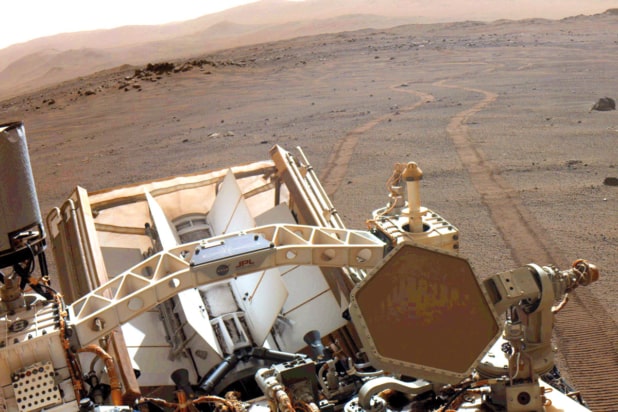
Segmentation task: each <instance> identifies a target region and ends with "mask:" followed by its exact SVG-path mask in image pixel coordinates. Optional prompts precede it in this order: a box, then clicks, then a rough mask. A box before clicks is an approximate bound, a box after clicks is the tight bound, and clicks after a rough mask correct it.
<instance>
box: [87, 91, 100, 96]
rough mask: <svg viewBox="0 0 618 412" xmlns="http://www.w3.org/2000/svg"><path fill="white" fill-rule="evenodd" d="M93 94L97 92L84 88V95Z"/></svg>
mask: <svg viewBox="0 0 618 412" xmlns="http://www.w3.org/2000/svg"><path fill="white" fill-rule="evenodd" d="M94 94H97V93H96V92H95V91H94V90H86V91H85V92H84V95H86V96H92V95H94Z"/></svg>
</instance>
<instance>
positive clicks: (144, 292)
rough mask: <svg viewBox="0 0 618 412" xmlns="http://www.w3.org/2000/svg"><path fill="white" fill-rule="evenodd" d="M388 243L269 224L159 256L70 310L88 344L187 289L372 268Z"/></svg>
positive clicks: (357, 234) (82, 341)
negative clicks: (287, 269) (276, 274)
mask: <svg viewBox="0 0 618 412" xmlns="http://www.w3.org/2000/svg"><path fill="white" fill-rule="evenodd" d="M383 254H384V243H383V242H381V241H380V240H378V239H377V238H375V237H374V236H373V235H371V234H370V233H369V232H366V231H359V230H347V229H330V228H317V227H313V226H302V225H281V224H279V225H269V226H261V227H257V228H254V229H250V230H246V231H243V232H241V233H232V234H227V235H223V236H218V237H214V238H210V239H206V240H202V241H197V242H192V243H187V244H183V245H179V246H177V247H173V248H170V249H168V250H164V251H161V252H159V253H157V254H155V255H153V256H151V257H149V258H148V259H146V260H144V261H143V262H140V263H139V264H137V265H135V266H133V267H132V268H130V269H129V270H127V271H125V272H124V273H122V274H120V275H118V276H116V277H115V278H113V279H112V280H110V281H109V282H108V283H106V284H104V285H102V286H100V287H98V288H97V289H95V290H93V291H92V292H90V293H89V294H87V295H85V296H84V297H82V298H81V299H78V300H77V301H75V302H74V303H73V304H72V305H71V306H70V307H69V313H70V325H71V326H72V328H73V330H74V332H75V333H76V336H77V338H78V340H79V342H80V344H81V345H82V346H83V345H87V344H88V343H90V342H93V341H95V340H96V339H98V338H100V337H101V336H104V335H106V334H108V333H109V332H110V331H111V330H112V329H113V328H114V327H116V326H118V325H121V324H124V323H126V322H128V321H129V320H131V319H133V318H135V317H136V316H138V315H140V314H141V313H144V312H146V311H148V310H150V309H151V308H153V307H154V306H156V305H158V304H160V303H162V302H164V301H166V300H167V299H169V298H171V297H172V296H175V295H177V294H178V293H180V292H182V291H183V290H187V289H191V288H195V287H198V286H202V285H207V284H209V283H214V282H219V281H223V280H226V279H230V278H233V277H235V276H239V275H243V274H248V273H253V272H256V271H259V270H264V269H268V268H273V267H277V266H287V265H315V266H321V267H357V268H372V267H374V266H375V265H376V264H377V263H378V262H379V261H380V259H382V257H383Z"/></svg>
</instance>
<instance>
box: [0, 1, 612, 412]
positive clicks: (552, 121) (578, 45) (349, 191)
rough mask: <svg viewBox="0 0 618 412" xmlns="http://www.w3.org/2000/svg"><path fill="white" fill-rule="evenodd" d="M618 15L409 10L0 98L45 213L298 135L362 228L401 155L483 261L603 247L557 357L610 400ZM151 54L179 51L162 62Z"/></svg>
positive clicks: (244, 157)
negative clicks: (16, 126) (407, 17)
mask: <svg viewBox="0 0 618 412" xmlns="http://www.w3.org/2000/svg"><path fill="white" fill-rule="evenodd" d="M616 27H618V15H615V14H612V13H604V14H599V15H594V16H577V17H570V18H565V19H561V20H543V19H530V20H519V21H511V20H499V21H495V22H492V23H480V22H469V21H468V22H460V23H442V24H429V25H405V26H398V27H395V28H391V29H381V30H372V29H366V30H360V31H351V32H342V33H337V34H324V35H318V36H311V37H300V38H296V39H292V40H284V41H280V42H274V43H264V44H259V45H252V46H245V47H241V48H235V49H228V50H224V51H220V52H216V53H212V54H209V55H205V56H195V57H194V58H191V59H183V60H176V61H171V60H170V61H167V62H159V61H153V62H152V64H151V65H149V66H147V65H143V66H122V67H119V68H117V69H111V70H106V71H103V72H98V73H96V74H94V75H91V76H87V77H81V78H77V79H74V80H70V81H67V82H64V83H61V84H58V85H55V86H52V87H49V88H46V89H43V90H39V91H36V92H32V93H30V94H27V95H21V96H18V97H14V98H12V99H9V100H5V101H2V102H0V119H1V120H2V122H4V123H6V122H9V121H14V120H22V121H24V123H25V126H26V132H27V137H28V144H29V149H30V157H31V163H32V166H33V171H34V177H35V181H36V184H37V191H38V197H39V201H40V204H41V210H42V212H43V214H46V213H47V212H48V211H49V210H50V209H51V208H53V207H54V206H57V205H59V204H60V203H61V202H62V201H63V200H64V198H65V197H66V196H67V195H68V194H69V192H70V191H71V189H72V188H73V187H74V186H75V185H80V186H83V187H85V188H86V189H87V190H88V191H96V190H98V189H102V188H106V187H111V186H117V185H122V184H126V183H130V182H139V181H144V180H150V179H156V178H163V177H166V176H171V175H174V174H184V173H191V172H195V171H197V170H204V169H215V168H221V167H225V166H228V165H231V164H238V163H243V162H251V161H256V160H261V159H266V158H267V153H268V149H269V148H270V147H271V146H272V145H274V144H279V145H281V146H283V147H285V148H286V149H288V150H293V148H294V147H295V146H301V147H302V148H303V150H304V151H305V153H306V155H307V157H308V158H309V160H310V161H311V162H312V165H313V167H314V169H315V170H316V171H317V173H318V175H319V176H320V177H321V179H322V182H323V184H324V186H325V189H326V190H327V192H328V193H329V195H330V196H331V199H332V201H333V203H334V204H335V206H336V207H337V209H338V211H339V213H340V214H341V216H342V217H343V219H344V222H345V223H346V225H347V226H348V227H350V228H358V229H362V228H364V227H365V220H366V219H367V218H369V217H370V213H371V211H372V210H373V209H376V208H379V207H382V206H384V204H385V203H386V201H387V197H386V196H387V191H386V190H385V186H384V184H385V182H386V180H387V179H388V177H389V175H390V173H391V171H392V166H393V164H394V163H395V162H407V161H416V162H417V163H418V164H419V165H420V167H421V168H422V170H423V172H424V180H423V186H422V198H423V201H424V204H425V205H426V206H427V207H430V208H431V209H434V210H437V211H439V212H440V213H441V214H442V215H443V216H445V217H446V218H447V219H448V220H449V221H450V222H452V223H453V224H455V225H456V226H457V227H458V228H459V230H460V231H461V234H462V236H461V250H460V254H461V255H462V256H464V257H467V258H468V259H469V260H470V262H471V263H472V265H473V267H474V268H475V271H476V273H477V274H478V275H479V276H481V277H483V276H486V275H489V274H492V273H496V272H499V271H503V270H508V269H511V268H516V267H518V266H521V265H524V264H527V263H530V262H534V263H537V264H541V265H546V264H555V265H557V266H558V267H560V268H567V267H569V266H570V264H571V263H572V262H573V261H574V260H576V259H579V258H584V259H588V260H590V261H591V262H594V263H595V264H597V265H598V266H599V268H600V269H601V279H600V280H599V281H598V282H597V283H596V284H595V285H592V286H591V287H588V288H580V289H578V290H577V291H576V292H575V293H573V294H572V295H571V299H570V302H569V303H568V304H567V306H566V307H565V309H564V310H562V311H561V312H560V313H559V314H557V315H556V323H557V325H556V327H555V338H556V346H557V347H559V348H560V351H561V355H560V364H561V367H562V369H563V371H564V374H565V375H566V376H567V377H568V378H569V380H570V381H571V382H572V383H573V385H574V386H575V387H576V388H577V389H578V390H580V391H581V393H582V395H583V397H584V399H585V400H586V401H587V402H588V404H589V406H590V407H591V408H592V409H593V410H599V411H601V410H612V409H613V408H615V405H616V404H617V403H618V391H617V390H616V387H615V383H616V382H617V381H618V375H617V373H618V372H617V370H618V368H617V366H618V326H617V323H616V322H618V301H617V300H616V296H618V278H617V275H618V270H617V269H616V262H617V258H618V214H617V212H616V211H617V210H618V187H616V185H615V182H616V178H618V149H617V143H618V112H616V111H615V110H611V111H596V110H591V108H592V106H593V105H594V103H595V102H596V101H597V100H598V99H599V98H603V97H605V96H607V97H613V98H614V99H616V98H617V97H618V87H617V84H616V79H617V78H618V53H616V50H617V48H618V32H617V31H616ZM157 63H168V64H167V65H162V64H157Z"/></svg>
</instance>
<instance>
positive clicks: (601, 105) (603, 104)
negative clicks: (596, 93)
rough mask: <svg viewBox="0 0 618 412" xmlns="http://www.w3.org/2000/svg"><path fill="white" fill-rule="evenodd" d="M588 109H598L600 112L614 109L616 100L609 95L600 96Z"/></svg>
mask: <svg viewBox="0 0 618 412" xmlns="http://www.w3.org/2000/svg"><path fill="white" fill-rule="evenodd" d="M590 110H598V111H600V112H607V111H609V110H616V101H615V100H614V99H612V98H611V97H601V98H600V99H599V100H597V102H596V103H595V104H594V106H592V109H590Z"/></svg>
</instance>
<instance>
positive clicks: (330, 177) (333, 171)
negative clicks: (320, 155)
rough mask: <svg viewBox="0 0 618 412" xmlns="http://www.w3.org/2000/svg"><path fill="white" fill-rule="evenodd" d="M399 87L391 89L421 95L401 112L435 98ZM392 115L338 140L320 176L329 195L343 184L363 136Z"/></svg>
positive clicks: (381, 117)
mask: <svg viewBox="0 0 618 412" xmlns="http://www.w3.org/2000/svg"><path fill="white" fill-rule="evenodd" d="M397 87H398V86H392V87H391V89H392V90H396V91H398V92H404V93H410V94H414V95H416V96H418V97H419V101H417V102H416V103H414V104H413V105H410V106H405V107H402V108H400V109H399V112H400V113H407V112H411V111H412V110H415V109H417V108H419V107H420V106H422V105H423V104H425V103H427V102H431V101H433V100H434V96H433V95H431V94H428V93H424V92H421V91H418V90H412V89H405V90H404V89H399V88H397ZM392 117H393V114H392V113H387V114H384V115H382V116H380V117H377V118H375V119H373V120H371V121H369V122H367V123H364V124H363V125H361V126H359V127H357V128H355V129H353V130H351V131H349V132H348V133H347V134H346V135H345V136H344V137H343V139H339V140H338V141H337V143H336V144H335V147H334V148H333V150H332V151H331V153H330V156H329V158H328V161H327V162H326V167H325V168H324V171H323V172H322V174H321V176H320V180H321V181H322V182H323V184H324V190H325V191H326V193H327V194H328V196H330V197H332V196H333V195H334V194H335V193H336V192H337V190H338V189H339V186H341V182H343V179H344V178H345V175H346V173H347V172H348V166H349V164H350V161H351V160H352V156H353V155H354V149H355V147H356V145H357V144H358V141H359V140H360V138H361V136H362V135H363V134H364V133H367V132H368V131H369V130H371V129H373V128H374V127H376V126H377V125H379V124H380V123H382V122H385V121H388V119H391V118H392Z"/></svg>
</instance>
